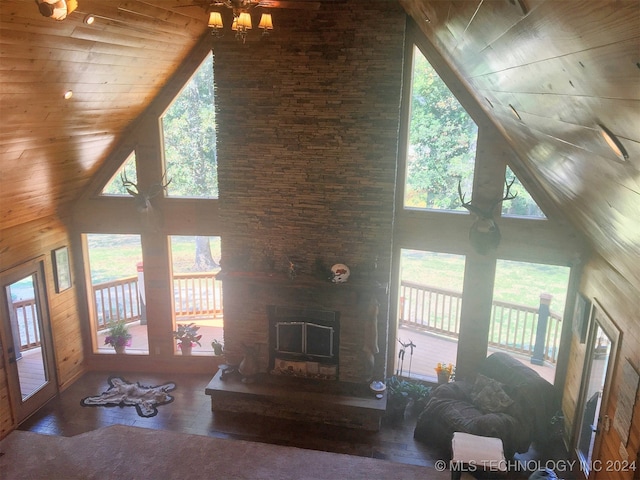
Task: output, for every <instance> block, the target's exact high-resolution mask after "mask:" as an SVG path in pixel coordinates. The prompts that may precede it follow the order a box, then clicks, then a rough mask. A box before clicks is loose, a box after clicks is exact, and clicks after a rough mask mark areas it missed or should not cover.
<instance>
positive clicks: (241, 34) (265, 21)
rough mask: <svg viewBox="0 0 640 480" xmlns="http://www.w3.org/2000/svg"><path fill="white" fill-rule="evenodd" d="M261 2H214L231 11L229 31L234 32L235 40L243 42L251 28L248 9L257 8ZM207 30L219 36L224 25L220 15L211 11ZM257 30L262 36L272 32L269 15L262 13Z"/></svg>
mask: <svg viewBox="0 0 640 480" xmlns="http://www.w3.org/2000/svg"><path fill="white" fill-rule="evenodd" d="M260 1H261V0H222V1H218V2H215V4H214V5H216V6H225V7H227V8H230V9H232V10H233V23H232V25H231V30H233V31H234V32H236V39H238V40H242V43H244V42H245V40H246V38H247V33H248V31H249V30H251V29H252V28H253V24H252V19H251V13H250V9H252V8H253V7H255V6H257V5H258V4H259V3H260ZM208 26H209V28H211V33H212V34H213V35H214V36H217V37H218V36H220V35H221V31H222V28H223V27H224V24H223V22H222V14H221V13H220V12H218V11H212V12H210V13H209V23H208ZM258 28H260V29H261V30H262V35H267V34H269V32H270V30H273V21H272V20H271V14H270V13H268V12H264V13H262V15H261V17H260V23H259V24H258Z"/></svg>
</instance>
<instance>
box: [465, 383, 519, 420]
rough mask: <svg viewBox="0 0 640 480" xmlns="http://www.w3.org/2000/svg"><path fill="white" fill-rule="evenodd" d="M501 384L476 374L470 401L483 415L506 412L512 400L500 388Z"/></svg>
mask: <svg viewBox="0 0 640 480" xmlns="http://www.w3.org/2000/svg"><path fill="white" fill-rule="evenodd" d="M502 387H503V385H502V383H500V382H498V381H497V380H494V379H493V378H489V377H485V376H484V375H482V374H478V376H477V377H476V381H475V383H474V385H473V390H472V391H471V401H472V402H473V404H474V405H475V406H476V407H478V408H479V409H480V410H481V411H482V412H483V413H500V412H506V411H507V409H508V408H509V407H510V406H511V405H512V404H513V399H512V398H511V397H510V396H509V395H507V393H506V392H505V391H504V389H503V388H502Z"/></svg>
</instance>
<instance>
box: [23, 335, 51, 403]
mask: <svg viewBox="0 0 640 480" xmlns="http://www.w3.org/2000/svg"><path fill="white" fill-rule="evenodd" d="M16 363H17V364H18V374H19V376H20V392H21V393H22V398H25V397H28V396H29V395H31V394H32V393H34V392H36V391H37V390H39V389H40V387H42V386H43V385H44V384H45V383H46V381H47V380H46V378H45V371H44V365H43V363H42V350H41V348H40V347H38V348H32V349H30V350H25V351H24V352H22V358H20V359H18V360H17V362H16Z"/></svg>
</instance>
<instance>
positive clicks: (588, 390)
mask: <svg viewBox="0 0 640 480" xmlns="http://www.w3.org/2000/svg"><path fill="white" fill-rule="evenodd" d="M619 338H620V331H619V330H618V328H617V327H616V326H615V324H614V323H613V322H612V321H611V319H609V317H607V316H606V314H605V313H604V311H603V310H602V309H601V308H600V307H599V306H598V304H597V303H595V304H594V307H593V309H592V320H591V325H590V329H589V339H588V343H587V356H586V359H585V369H584V373H583V377H582V391H581V402H580V404H581V408H580V410H579V411H580V418H579V424H578V430H577V440H576V455H577V457H578V460H579V461H580V465H581V468H580V471H581V472H582V473H583V474H584V476H585V477H586V478H591V474H592V471H591V465H592V464H593V461H594V460H595V459H597V458H598V454H599V445H600V440H601V438H602V437H601V435H600V433H601V432H602V430H603V429H604V430H608V429H609V425H610V419H609V418H607V417H606V416H605V417H603V415H602V412H604V411H606V410H605V408H606V404H607V400H608V393H609V392H608V387H609V383H610V382H609V379H610V378H611V376H612V371H613V367H614V364H615V359H616V353H617V346H618V342H619Z"/></svg>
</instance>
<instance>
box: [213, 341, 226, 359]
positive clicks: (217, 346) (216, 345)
mask: <svg viewBox="0 0 640 480" xmlns="http://www.w3.org/2000/svg"><path fill="white" fill-rule="evenodd" d="M211 348H213V354H214V355H215V356H216V357H219V356H220V355H222V353H223V352H224V345H223V344H222V342H220V341H219V340H218V339H217V338H215V339H214V340H213V342H211Z"/></svg>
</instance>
